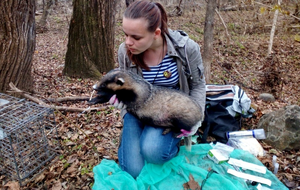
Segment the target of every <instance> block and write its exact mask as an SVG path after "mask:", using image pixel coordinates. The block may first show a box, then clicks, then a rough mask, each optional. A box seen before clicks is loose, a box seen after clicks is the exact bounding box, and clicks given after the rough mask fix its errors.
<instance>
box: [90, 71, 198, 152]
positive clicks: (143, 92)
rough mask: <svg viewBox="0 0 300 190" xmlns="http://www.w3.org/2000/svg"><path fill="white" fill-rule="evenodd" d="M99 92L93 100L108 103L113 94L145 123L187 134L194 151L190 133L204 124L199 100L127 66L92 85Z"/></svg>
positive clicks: (186, 142) (175, 132)
mask: <svg viewBox="0 0 300 190" xmlns="http://www.w3.org/2000/svg"><path fill="white" fill-rule="evenodd" d="M93 88H94V90H95V91H97V96H96V97H95V98H93V99H91V100H90V101H89V103H90V104H97V103H105V102H108V101H109V100H110V98H111V97H112V96H113V95H116V98H117V99H118V100H119V101H120V102H121V101H122V102H123V104H124V105H126V110H127V112H129V113H131V114H133V115H135V116H136V117H137V118H138V119H140V120H141V121H142V122H143V123H144V124H147V125H150V126H154V127H163V128H166V130H165V131H164V133H166V132H168V131H170V130H172V131H173V132H174V134H175V135H176V137H177V138H180V137H182V136H184V137H185V138H184V144H185V147H186V150H188V151H191V145H192V143H191V136H192V135H193V134H195V133H196V132H197V130H198V128H199V127H200V126H201V122H202V118H203V114H202V113H201V111H200V107H199V106H198V104H197V103H196V102H195V101H194V100H193V99H191V98H190V96H188V95H187V94H185V93H183V92H181V91H179V90H175V89H171V88H167V87H161V86H155V85H152V84H151V83H149V82H148V81H146V80H145V79H144V78H142V77H141V76H139V75H137V74H134V73H133V72H130V71H126V70H118V69H114V70H111V71H109V72H108V73H107V74H106V75H105V76H104V77H102V79H101V80H100V82H98V83H96V84H95V85H94V86H93Z"/></svg>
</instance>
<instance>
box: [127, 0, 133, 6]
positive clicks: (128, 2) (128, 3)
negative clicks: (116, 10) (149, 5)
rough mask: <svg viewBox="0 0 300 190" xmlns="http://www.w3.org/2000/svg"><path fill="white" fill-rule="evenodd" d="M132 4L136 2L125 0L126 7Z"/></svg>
mask: <svg viewBox="0 0 300 190" xmlns="http://www.w3.org/2000/svg"><path fill="white" fill-rule="evenodd" d="M132 2H134V0H125V3H126V7H128V6H129V5H130V3H132Z"/></svg>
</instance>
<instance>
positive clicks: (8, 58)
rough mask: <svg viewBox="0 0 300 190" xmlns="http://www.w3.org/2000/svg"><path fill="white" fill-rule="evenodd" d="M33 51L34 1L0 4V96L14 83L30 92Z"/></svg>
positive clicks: (19, 0) (17, 0)
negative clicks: (0, 93)
mask: <svg viewBox="0 0 300 190" xmlns="http://www.w3.org/2000/svg"><path fill="white" fill-rule="evenodd" d="M34 50H35V0H27V1H24V0H1V1H0V92H5V91H6V90H8V89H9V86H8V85H9V83H10V82H12V83H14V84H15V85H16V86H17V87H18V88H19V89H22V90H24V91H29V92H31V91H32V88H33V80H32V77H31V67H32V57H33V53H34Z"/></svg>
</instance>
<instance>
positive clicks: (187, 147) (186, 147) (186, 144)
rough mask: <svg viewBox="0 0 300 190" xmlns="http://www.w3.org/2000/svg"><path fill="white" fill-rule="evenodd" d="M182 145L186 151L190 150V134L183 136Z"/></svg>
mask: <svg viewBox="0 0 300 190" xmlns="http://www.w3.org/2000/svg"><path fill="white" fill-rule="evenodd" d="M184 145H185V150H187V151H188V152H191V150H192V136H188V137H184Z"/></svg>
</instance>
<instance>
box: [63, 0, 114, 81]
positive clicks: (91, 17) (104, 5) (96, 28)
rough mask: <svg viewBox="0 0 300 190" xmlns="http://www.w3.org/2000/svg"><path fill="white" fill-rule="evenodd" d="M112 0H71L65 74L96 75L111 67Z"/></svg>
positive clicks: (98, 75) (78, 75) (92, 76)
mask: <svg viewBox="0 0 300 190" xmlns="http://www.w3.org/2000/svg"><path fill="white" fill-rule="evenodd" d="M116 1H117V0H110V1H106V0H90V1H85V0H74V2H73V6H74V7H73V15H72V19H71V23H70V28H69V42H68V49H67V53H66V61H65V68H64V70H63V73H64V74H65V75H68V76H73V77H82V78H99V77H100V76H101V72H107V71H109V70H111V69H113V68H114V64H115V62H114V29H115V12H116Z"/></svg>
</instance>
